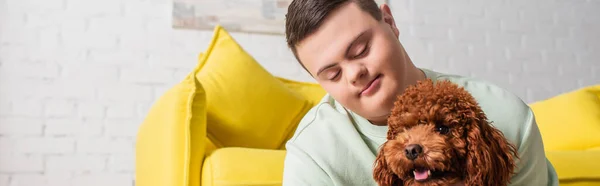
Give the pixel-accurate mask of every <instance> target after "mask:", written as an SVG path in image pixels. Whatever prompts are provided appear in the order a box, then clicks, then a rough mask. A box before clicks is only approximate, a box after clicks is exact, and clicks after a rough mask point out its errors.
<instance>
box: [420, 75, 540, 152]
mask: <svg viewBox="0 0 600 186" xmlns="http://www.w3.org/2000/svg"><path fill="white" fill-rule="evenodd" d="M423 71H424V72H425V73H426V74H427V73H429V74H428V75H431V77H432V79H434V81H440V80H449V81H450V82H453V83H455V84H457V85H458V86H460V87H463V88H464V89H465V90H466V91H468V92H469V93H471V95H472V96H473V97H474V98H475V100H476V101H477V102H478V104H479V106H480V107H481V109H482V110H483V111H484V113H485V114H486V116H487V117H488V119H489V120H490V121H491V122H492V125H494V126H495V127H496V128H498V129H500V130H501V131H502V132H503V133H504V135H506V137H507V138H508V139H509V140H510V141H513V142H515V143H517V146H518V144H519V143H520V142H522V138H523V137H524V136H519V134H521V135H522V134H523V133H522V132H523V131H526V130H529V129H530V127H532V126H531V124H532V122H533V121H532V120H533V113H532V111H531V109H530V108H529V106H528V105H527V104H526V103H525V102H524V101H523V100H522V99H521V98H520V97H519V96H518V95H516V94H515V93H513V92H511V91H509V90H508V89H506V88H503V87H501V86H499V85H497V84H494V83H492V82H490V81H487V80H484V79H480V78H476V77H469V76H461V75H456V74H448V73H440V72H435V71H431V70H427V69H423ZM428 77H429V76H428Z"/></svg>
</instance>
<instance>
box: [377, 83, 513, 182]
mask: <svg viewBox="0 0 600 186" xmlns="http://www.w3.org/2000/svg"><path fill="white" fill-rule="evenodd" d="M388 127H389V130H388V134H387V141H386V142H385V143H384V144H383V145H382V147H381V149H380V150H379V154H378V155H377V158H376V162H375V167H374V171H373V177H374V179H375V181H376V182H377V183H378V184H379V185H381V186H392V185H451V184H455V183H458V182H460V181H464V184H465V185H473V186H475V185H477V186H479V185H486V186H495V185H498V186H501V185H502V186H503V185H507V184H508V183H510V178H511V176H512V174H513V172H514V169H515V166H516V165H515V162H514V160H515V159H517V158H518V156H517V152H516V148H515V146H514V145H512V144H511V143H509V142H508V141H507V140H506V138H504V135H503V134H502V132H501V131H499V130H498V129H496V128H494V127H493V126H492V125H491V124H490V122H489V121H488V120H487V117H486V115H485V114H484V112H483V111H482V109H481V108H480V107H479V105H478V103H477V101H476V100H475V99H474V98H473V97H472V96H471V94H469V93H468V92H467V91H465V90H464V89H463V88H461V87H458V86H457V85H455V84H453V83H451V82H449V81H437V82H436V83H435V84H434V83H433V82H432V81H431V80H429V79H427V80H424V81H420V82H418V83H417V85H415V86H411V87H408V88H407V89H406V90H405V92H404V93H403V94H402V95H400V96H399V97H398V99H397V101H396V102H395V103H394V108H393V110H392V113H391V115H390V117H389V118H388ZM417 146H419V147H421V148H417ZM410 147H413V148H412V149H411V148H410ZM415 149H416V150H415ZM419 150H420V151H419ZM411 154H412V156H411ZM409 157H414V158H413V160H411V158H409ZM427 170H429V172H430V173H431V174H427V173H426V172H427ZM424 175H428V176H424ZM417 177H419V178H421V179H423V177H426V179H424V180H417V179H416V178H417Z"/></svg>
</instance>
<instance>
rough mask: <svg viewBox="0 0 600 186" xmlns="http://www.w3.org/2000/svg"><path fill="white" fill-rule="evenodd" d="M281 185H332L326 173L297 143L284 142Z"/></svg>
mask: <svg viewBox="0 0 600 186" xmlns="http://www.w3.org/2000/svg"><path fill="white" fill-rule="evenodd" d="M286 150H287V151H286V156H285V162H284V168H283V186H296V185H297V186H305V185H333V184H332V183H331V179H329V176H327V173H325V171H323V169H322V168H321V167H320V166H319V165H318V164H317V163H316V162H315V161H314V160H313V159H312V158H311V157H310V156H309V155H308V154H307V153H306V152H305V151H304V150H302V149H301V148H300V147H299V146H298V145H296V144H294V143H293V142H292V141H289V142H288V143H287V144H286Z"/></svg>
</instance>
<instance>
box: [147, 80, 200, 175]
mask: <svg viewBox="0 0 600 186" xmlns="http://www.w3.org/2000/svg"><path fill="white" fill-rule="evenodd" d="M205 105H206V104H205V95H204V90H203V89H202V86H201V85H200V84H199V83H198V81H196V80H195V78H194V76H188V77H187V78H186V80H184V81H183V82H181V83H179V84H177V85H175V87H173V88H171V89H170V90H168V91H167V92H166V93H165V94H164V95H163V96H161V97H160V98H159V99H158V100H157V101H156V102H155V103H154V105H153V106H152V107H151V108H150V111H149V112H148V114H147V116H146V118H145V120H144V121H143V123H142V124H141V126H140V128H139V130H138V134H137V140H136V147H135V150H136V152H135V153H136V154H135V180H136V185H138V186H165V185H168V186H199V185H200V172H201V169H200V168H201V166H202V160H203V158H204V151H205V145H206V144H205V143H206V141H205V139H206V106H205Z"/></svg>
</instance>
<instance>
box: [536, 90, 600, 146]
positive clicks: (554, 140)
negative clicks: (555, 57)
mask: <svg viewBox="0 0 600 186" xmlns="http://www.w3.org/2000/svg"><path fill="white" fill-rule="evenodd" d="M531 109H532V110H533V112H534V114H535V118H536V121H537V123H538V125H539V128H540V132H541V134H542V139H543V141H544V148H545V150H546V151H553V150H586V149H590V148H597V147H600V135H599V134H600V85H596V86H588V87H584V88H581V89H579V90H575V91H572V92H568V93H565V94H561V95H558V96H555V97H553V98H550V99H547V100H543V101H540V102H537V103H534V104H531Z"/></svg>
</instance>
